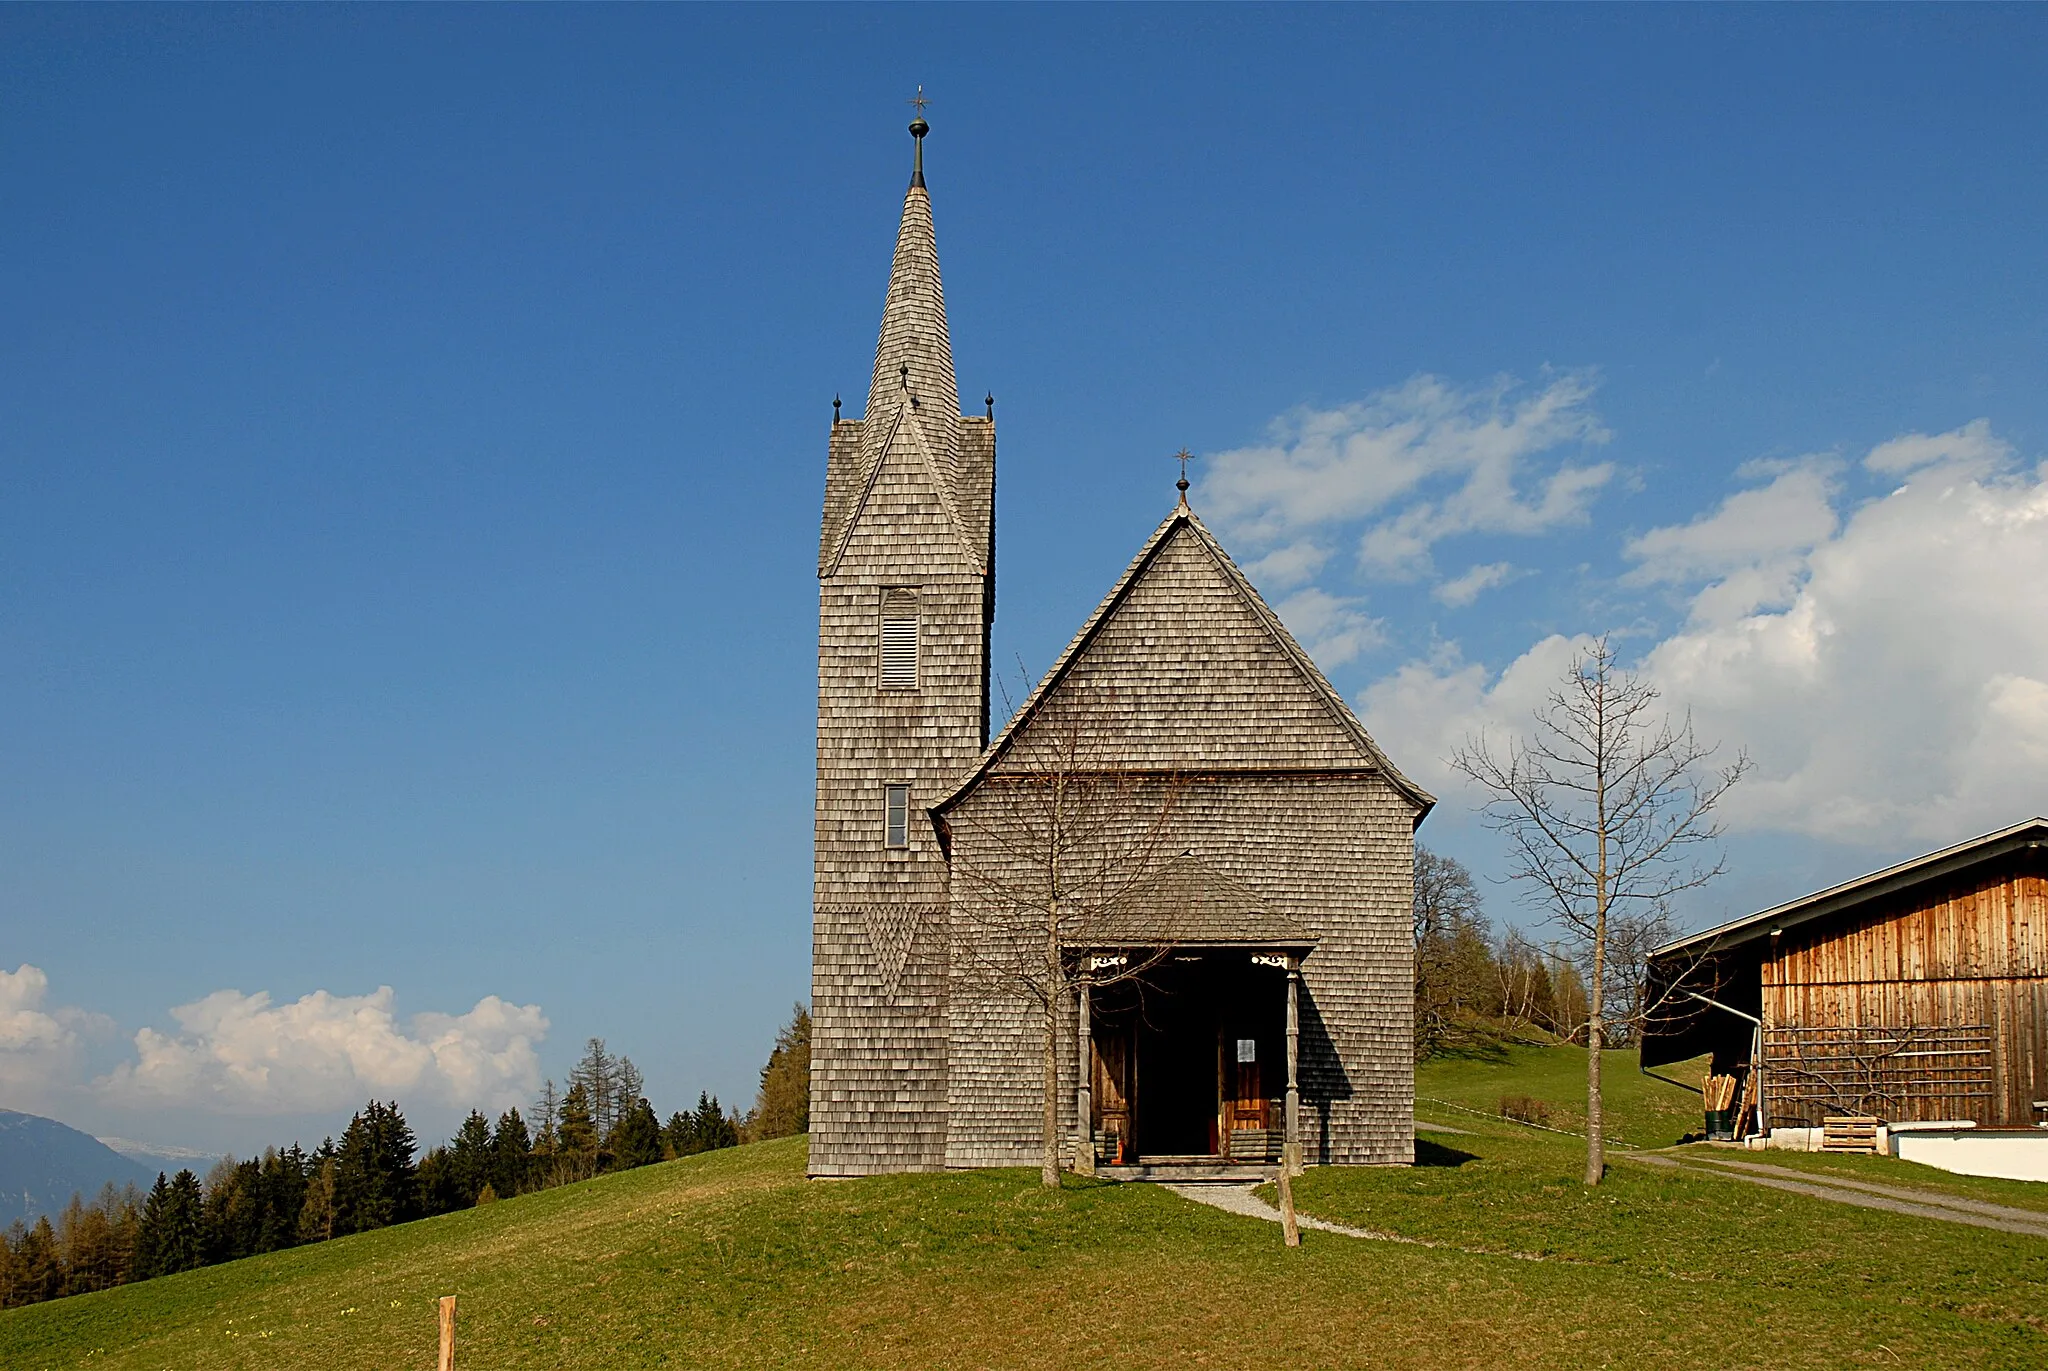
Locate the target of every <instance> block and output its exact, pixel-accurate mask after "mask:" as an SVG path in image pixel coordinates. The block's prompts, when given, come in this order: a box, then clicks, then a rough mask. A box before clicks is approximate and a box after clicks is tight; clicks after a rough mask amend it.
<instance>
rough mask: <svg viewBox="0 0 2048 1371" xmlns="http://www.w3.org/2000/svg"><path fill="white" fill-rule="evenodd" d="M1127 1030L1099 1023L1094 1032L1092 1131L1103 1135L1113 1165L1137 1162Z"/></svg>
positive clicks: (1122, 1027)
mask: <svg viewBox="0 0 2048 1371" xmlns="http://www.w3.org/2000/svg"><path fill="white" fill-rule="evenodd" d="M1131 1046H1132V1044H1131V1029H1130V1026H1129V1025H1128V1024H1102V1025H1098V1026H1097V1027H1096V1029H1095V1051H1094V1061H1095V1085H1094V1096H1095V1120H1094V1127H1095V1131H1096V1132H1098V1133H1101V1134H1104V1135H1106V1136H1107V1138H1108V1140H1109V1156H1110V1158H1111V1160H1112V1161H1113V1162H1115V1163H1119V1164H1123V1163H1128V1162H1135V1161H1136V1160H1137V1159H1138V1154H1137V1147H1136V1134H1135V1132H1134V1131H1133V1130H1134V1129H1135V1128H1136V1126H1137V1118H1136V1115H1135V1113H1134V1112H1133V1109H1132V1098H1131V1097H1132V1093H1133V1092H1132V1088H1131V1087H1132V1080H1131V1067H1132V1064H1133V1057H1134V1054H1133V1052H1132V1051H1131Z"/></svg>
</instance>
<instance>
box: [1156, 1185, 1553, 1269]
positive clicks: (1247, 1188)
mask: <svg viewBox="0 0 2048 1371" xmlns="http://www.w3.org/2000/svg"><path fill="white" fill-rule="evenodd" d="M1163 1188H1164V1189H1167V1190H1171V1191H1172V1192H1173V1193H1174V1194H1176V1195H1178V1196H1180V1197H1181V1198H1182V1199H1184V1200H1193V1201H1194V1202H1195V1203H1196V1204H1206V1205H1208V1206H1209V1207H1210V1208H1212V1209H1221V1210H1223V1211H1224V1212H1225V1213H1229V1214H1241V1215H1243V1216H1244V1217H1245V1218H1247V1219H1263V1220H1264V1221H1265V1222H1267V1223H1279V1222H1280V1211H1279V1210H1278V1209H1276V1208H1274V1207H1273V1206H1272V1205H1270V1204H1267V1203H1266V1202H1265V1201H1264V1200H1262V1199H1260V1198H1259V1195H1258V1190H1259V1187H1258V1186H1257V1185H1176V1184H1172V1183H1168V1184H1166V1185H1165V1186H1164V1187H1163ZM1294 1221H1295V1223H1297V1224H1298V1225H1300V1226H1301V1227H1302V1228H1312V1229H1314V1230H1315V1231H1317V1232H1318V1233H1335V1234H1337V1235H1339V1236H1340V1237H1346V1238H1364V1239H1366V1240H1368V1241H1370V1242H1399V1243H1407V1244H1408V1245H1409V1246H1411V1247H1439V1248H1445V1249H1448V1250H1450V1251H1452V1252H1468V1253H1470V1254H1471V1255H1473V1256H1475V1257H1512V1258H1513V1259H1514V1260H1516V1261H1524V1262H1541V1261H1560V1260H1563V1258H1558V1257H1539V1256H1537V1255H1536V1254H1535V1253H1534V1252H1502V1251H1498V1250H1495V1249H1492V1248H1485V1247H1459V1246H1458V1245H1457V1244H1455V1243H1448V1242H1431V1241H1430V1240H1429V1239H1427V1238H1408V1237H1403V1236H1402V1235H1401V1234H1399V1233H1382V1232H1379V1231H1378V1230H1377V1229H1371V1228H1351V1227H1348V1226H1346V1225H1344V1224H1341V1223H1331V1222H1330V1221H1329V1220H1327V1219H1316V1218H1311V1217H1309V1216H1308V1215H1307V1214H1304V1213H1302V1212H1301V1211H1300V1210H1298V1209H1297V1210H1296V1211H1295V1212H1294Z"/></svg>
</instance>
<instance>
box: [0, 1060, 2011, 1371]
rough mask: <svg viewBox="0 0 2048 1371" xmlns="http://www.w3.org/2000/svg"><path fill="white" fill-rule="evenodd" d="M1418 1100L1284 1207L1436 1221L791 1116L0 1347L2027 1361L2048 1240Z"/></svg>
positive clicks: (212, 1351) (1440, 1361) (1627, 1120)
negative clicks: (977, 1156) (667, 1158)
mask: <svg viewBox="0 0 2048 1371" xmlns="http://www.w3.org/2000/svg"><path fill="white" fill-rule="evenodd" d="M1583 1068H1584V1055H1583V1053H1579V1052H1576V1051H1574V1050H1573V1049H1570V1048H1549V1049H1539V1050H1519V1051H1516V1052H1511V1053H1508V1054H1504V1055H1503V1056H1502V1057H1500V1058H1498V1059H1494V1060H1485V1059H1468V1060H1460V1061H1451V1062H1444V1063H1437V1064H1432V1065H1431V1066H1430V1067H1427V1068H1425V1069H1424V1071H1423V1072H1422V1073H1421V1078H1420V1080H1419V1081H1418V1092H1419V1093H1420V1094H1422V1095H1424V1096H1428V1097H1432V1098H1434V1099H1438V1100H1444V1101H1450V1102H1452V1103H1462V1104H1466V1105H1468V1107H1470V1108H1473V1109H1476V1110H1480V1111H1482V1112H1484V1111H1490V1110H1491V1109H1492V1108H1493V1107H1495V1106H1497V1104H1498V1101H1499V1097H1500V1095H1501V1094H1503V1093H1523V1094H1529V1095H1532V1096H1536V1097H1538V1098H1545V1097H1552V1098H1553V1100H1554V1104H1555V1106H1556V1108H1557V1109H1558V1110H1559V1111H1560V1113H1562V1111H1564V1110H1566V1109H1567V1108H1569V1107H1572V1106H1573V1105H1574V1103H1575V1102H1574V1100H1573V1098H1572V1095H1573V1093H1574V1091H1575V1090H1576V1089H1577V1078H1576V1077H1575V1075H1574V1071H1575V1070H1576V1071H1579V1072H1582V1071H1583ZM1613 1074H1614V1077H1615V1087H1616V1094H1617V1106H1618V1108H1617V1113H1618V1114H1619V1118H1618V1120H1617V1122H1616V1129H1615V1131H1616V1132H1617V1133H1620V1134H1621V1136H1623V1137H1626V1138H1628V1139H1629V1140H1630V1141H1642V1142H1649V1143H1659V1142H1669V1141H1670V1140H1671V1138H1672V1137H1675V1136H1676V1135H1677V1133H1678V1132H1679V1131H1682V1130H1683V1129H1685V1128H1687V1127H1693V1126H1696V1125H1694V1124H1692V1123H1691V1115H1692V1111H1693V1109H1694V1108H1695V1105H1696V1101H1695V1097H1693V1096H1691V1095H1689V1094H1686V1093H1685V1092H1683V1091H1679V1090H1675V1089H1673V1088H1672V1087H1669V1086H1665V1085H1662V1084H1660V1083H1658V1082H1655V1081H1651V1080H1649V1079H1648V1078H1646V1077H1641V1076H1639V1075H1637V1074H1636V1073H1635V1072H1634V1070H1633V1065H1632V1063H1629V1062H1628V1061H1627V1059H1626V1058H1625V1057H1623V1056H1622V1055H1621V1054H1616V1058H1615V1070H1614V1073H1613ZM1421 1113H1422V1115H1423V1117H1424V1118H1425V1119H1429V1120H1431V1121H1432V1122H1433V1123H1436V1124H1449V1125H1452V1126H1454V1127H1457V1128H1461V1129H1464V1130H1466V1131H1464V1132H1461V1133H1449V1132H1442V1131H1438V1132H1431V1133H1427V1134H1425V1135H1424V1136H1425V1137H1426V1138H1427V1139H1429V1141H1430V1143H1431V1146H1429V1147H1428V1148H1425V1149H1424V1151H1425V1155H1426V1157H1427V1159H1428V1160H1430V1161H1431V1162H1433V1163H1435V1164H1434V1165H1427V1166H1422V1167H1417V1168H1415V1169H1413V1170H1408V1169H1398V1170H1394V1169H1390V1170H1375V1171H1353V1170H1346V1171H1334V1170H1333V1171H1321V1172H1313V1173H1311V1174H1310V1175H1309V1176H1308V1177H1306V1178H1304V1180H1303V1182H1302V1185H1301V1196H1302V1205H1303V1208H1304V1209H1305V1210H1307V1211H1309V1212H1312V1213H1321V1214H1325V1215H1326V1216H1328V1217H1332V1218H1338V1219H1343V1220H1346V1221H1349V1222H1354V1223H1361V1224H1364V1225H1366V1226H1370V1227H1373V1228H1376V1229H1380V1230H1384V1231H1391V1232H1397V1233H1404V1234H1408V1235H1411V1236H1414V1237H1418V1238H1423V1239H1427V1240H1429V1241H1432V1242H1438V1243H1443V1244H1446V1245H1445V1246H1439V1247H1423V1246H1412V1245H1405V1244H1394V1243H1384V1242H1369V1241H1360V1240H1356V1239H1349V1238H1339V1237H1334V1236H1326V1235H1321V1234H1313V1233H1312V1234H1310V1235H1308V1237H1307V1239H1306V1242H1305V1245H1304V1247H1303V1248H1301V1249H1300V1250H1299V1251H1294V1252H1289V1251H1287V1250H1285V1249H1284V1248H1282V1247H1281V1246H1280V1244H1279V1239H1278V1232H1277V1230H1276V1229H1275V1228H1273V1227H1272V1226H1270V1225H1265V1224H1260V1223H1256V1222H1253V1221H1250V1220H1246V1219H1240V1218H1236V1217H1233V1216H1231V1215H1228V1214H1224V1213H1220V1212H1217V1211H1214V1210H1211V1209H1207V1208H1203V1207H1199V1206H1196V1205H1192V1204H1189V1203H1187V1202H1186V1201H1183V1200H1181V1199H1179V1198H1178V1197H1176V1196H1174V1195H1172V1194H1170V1193H1168V1192H1166V1191H1163V1190H1160V1189H1157V1188H1156V1187H1150V1186H1140V1185H1127V1186H1114V1185H1080V1184H1070V1185H1069V1187H1068V1188H1065V1189H1062V1190H1060V1191H1058V1192H1056V1193H1051V1194H1048V1193H1045V1192H1043V1191H1041V1190H1040V1189H1039V1187H1038V1186H1037V1185H1036V1183H1035V1178H1034V1177H1033V1176H1031V1175H1028V1174H1025V1173H1022V1172H997V1173H979V1174H967V1175H948V1176H903V1177H887V1178H877V1179H874V1180H864V1181H845V1182H830V1183H824V1182H807V1181H805V1180H804V1179H803V1176H802V1166H803V1151H802V1144H801V1142H800V1141H794V1140H793V1141H785V1142H777V1143H766V1144H760V1145H757V1146H753V1147H746V1148H739V1149H735V1150H732V1151H728V1152H722V1153H712V1154H709V1155H707V1156H703V1157H699V1158H693V1159H690V1160H687V1161H681V1162H672V1163H668V1164H666V1165H662V1166H656V1167H649V1168H645V1169H643V1170H640V1171H634V1172H629V1173H626V1174H624V1175H620V1176H613V1177H607V1178H604V1179H601V1180H597V1181H593V1182H590V1183H588V1184H585V1185H580V1186H571V1187H567V1188H564V1189H561V1190H554V1191H549V1192H546V1193H543V1194H539V1195H532V1196H527V1197H524V1198H521V1199H517V1200H509V1201H504V1202H500V1203H498V1204H494V1205H489V1206H486V1207H484V1208H481V1209H476V1210H471V1211H468V1212H465V1213H460V1214H452V1215H448V1216H445V1217H443V1218H438V1219H432V1220H428V1221H425V1222H422V1223H416V1224H410V1225H406V1226H404V1227H401V1228H394V1229H387V1230H385V1231H382V1232H378V1233H370V1234H364V1235H361V1236H359V1237H353V1238H347V1239H343V1240H341V1241H338V1242H333V1243H326V1244H322V1245H320V1246H317V1247H310V1248H302V1249H298V1250H295V1251H291V1252H281V1253H273V1254H271V1255H269V1256H265V1257H258V1258H254V1259H251V1260H249V1261H245V1262H238V1263H233V1264H230V1265H227V1266H220V1267H213V1268H210V1269H207V1270H203V1271H196V1272H191V1273H188V1274H186V1275H182V1276H175V1277H170V1278H167V1279H164V1280H158V1281H152V1282H148V1283H145V1284H142V1285H136V1286H129V1287H125V1288H123V1289H119V1290H113V1291H108V1292H105V1293H103V1294H98V1295H88V1296H83V1297H79V1298H74V1299H68V1300H61V1301H56V1302H54V1303H51V1304H47V1305H38V1306H33V1307H30V1308H27V1309H21V1310H15V1311H12V1312H10V1313H7V1314H5V1315H0V1365H4V1366H5V1367H7V1368H9V1369H10V1371H38V1369H39V1368H60V1367H63V1368H69V1367H95V1368H97V1367H109V1368H139V1369H144V1371H162V1369H163V1368H176V1371H209V1369H210V1368H229V1367H234V1368H242V1367H248V1368H257V1367H263V1368H271V1367H307V1368H313V1367H318V1368H323V1369H324V1368H337V1369H347V1368H365V1369H366V1371H367V1368H373V1367H374V1368H405V1367H415V1368H426V1367H430V1366H432V1364H433V1351H434V1301H435V1299H436V1297H437V1296H440V1295H442V1294H448V1293H454V1294H457V1295H459V1296H460V1298H461V1318H460V1344H459V1345H460V1355H459V1358H458V1363H457V1364H458V1365H459V1366H462V1367H464V1368H468V1371H483V1369H484V1368H490V1369H491V1371H516V1369H518V1368H543V1367H546V1368H598V1367H604V1368H615V1367H617V1368H625V1367H664V1366H673V1367H685V1366H688V1367H726V1366H750V1367H751V1366H806V1367H809V1366H814V1367H847V1366H877V1367H898V1366H900V1367H913V1366H914V1367H929V1366H939V1367H982V1366H1025V1365H1031V1366H1042V1365H1054V1366H1115V1367H1119V1368H1150V1367H1181V1366H1189V1365H1210V1366H1243V1367H1262V1368H1263V1367H1270V1366H1273V1365H1276V1364H1291V1365H1301V1366H1346V1365H1363V1364H1369V1365H1372V1366H1375V1367H1417V1368H1421V1367H1443V1366H1487V1367H1498V1366H1569V1367H1572V1368H1585V1367H1595V1366H1615V1367H1662V1366H1671V1367H1680V1366H1686V1367H1691V1366H1771V1367H1809V1366H1810V1367H1816V1368H1819V1367H1828V1368H1834V1367H1839V1366H1843V1365H1859V1364H1871V1365H1901V1364H1903V1365H1918V1366H1957V1367H1962V1366H1969V1367H1994V1366H2014V1367H2019V1366H2029V1367H2031V1366H2039V1365H2042V1364H2048V1331H2044V1330H2048V1242H2043V1241H2042V1240H2039V1239H2032V1238H2022V1237H2015V1236H2009V1235H2006V1234H2001V1233H1994V1232H1988V1231H1985V1230H1981V1229H1974V1228H1964V1227H1960V1226H1956V1225H1950V1224H1942V1223H1935V1222H1930V1221H1927V1220H1922V1219H1914V1218H1909V1217H1905V1216H1899V1215H1893V1214H1885V1213H1878V1212H1873V1211H1869V1210H1858V1209H1847V1208H1843V1207H1839V1206H1833V1205H1829V1204H1826V1203H1824V1202H1822V1201H1819V1200H1813V1199H1808V1198H1805V1197H1802V1196H1797V1195H1789V1194H1784V1193H1780V1192H1774V1191H1766V1190H1759V1189H1755V1188H1752V1187H1748V1186H1743V1185H1739V1184H1737V1183H1735V1182H1732V1181H1726V1180H1720V1179H1717V1178H1713V1177H1706V1176H1696V1175H1691V1174H1687V1173H1677V1174H1670V1173H1666V1172H1661V1171H1655V1170H1652V1169H1650V1168H1648V1167H1644V1166H1641V1165H1639V1164H1631V1163H1629V1162H1628V1161H1627V1160H1626V1159H1621V1160H1618V1161H1617V1163H1616V1166H1615V1172H1614V1175H1613V1178H1612V1180H1611V1182H1610V1183H1609V1184H1608V1185H1606V1186H1603V1187H1601V1188H1600V1189H1599V1190H1597V1191H1587V1190H1585V1189H1584V1188H1583V1187H1581V1186H1579V1185H1578V1184H1577V1182H1576V1175H1577V1170H1578V1153H1577V1151H1576V1144H1575V1140H1573V1139H1571V1138H1568V1137H1560V1136H1557V1135H1554V1134H1547V1133H1540V1132H1536V1131H1534V1130H1530V1129H1524V1128H1518V1127H1517V1126H1515V1125H1512V1124H1507V1123H1504V1122H1501V1121H1498V1120H1493V1119H1488V1118H1483V1117H1480V1116H1479V1115H1476V1114H1462V1113H1457V1112H1456V1111H1448V1110H1444V1109H1441V1108H1435V1109H1433V1108H1432V1107H1431V1106H1430V1105H1424V1106H1423V1108H1422V1110H1421ZM1660 1130H1661V1133H1660ZM1461 1249H1470V1250H1461ZM1508 1253H1520V1254H1525V1255H1524V1256H1516V1255H1503V1254H1508ZM1527 1256H1536V1257H1540V1258H1541V1260H1529V1259H1526V1257H1527Z"/></svg>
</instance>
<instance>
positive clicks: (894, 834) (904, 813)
mask: <svg viewBox="0 0 2048 1371" xmlns="http://www.w3.org/2000/svg"><path fill="white" fill-rule="evenodd" d="M887 822H888V840H887V842H888V846H890V847H909V846H910V787H909V786H907V785H892V786H890V787H888V820H887Z"/></svg>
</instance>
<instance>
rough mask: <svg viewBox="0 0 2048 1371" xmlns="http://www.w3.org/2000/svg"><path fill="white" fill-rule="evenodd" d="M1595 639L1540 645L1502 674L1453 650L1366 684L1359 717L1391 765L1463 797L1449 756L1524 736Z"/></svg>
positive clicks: (1551, 639) (1558, 640)
mask: <svg viewBox="0 0 2048 1371" xmlns="http://www.w3.org/2000/svg"><path fill="white" fill-rule="evenodd" d="M1589 641H1590V639H1588V638H1585V637H1578V638H1566V637H1562V636H1558V635H1553V636H1551V637H1548V638H1545V639H1543V640H1542V641H1541V642H1538V643H1537V644H1535V645H1534V646H1533V647H1531V648H1530V649H1529V650H1528V651H1527V652H1524V653H1523V654H1522V655H1521V656H1520V657H1517V658H1516V659H1515V660H1514V661H1513V662H1512V663H1510V664H1509V665H1508V668H1507V669H1506V670H1505V671H1502V672H1501V673H1500V674H1499V675H1498V676H1496V675H1494V674H1493V673H1491V672H1489V671H1488V670H1487V669H1486V668H1485V667H1484V666H1483V665H1481V664H1480V663H1477V662H1468V661H1466V660H1464V658H1463V657H1462V656H1461V655H1460V654H1459V652H1458V649H1457V648H1456V646H1455V645H1445V646H1441V647H1439V648H1438V649H1437V651H1436V652H1435V654H1434V655H1432V656H1431V657H1429V658H1428V659H1426V660H1422V661H1414V662H1409V663H1407V664H1405V665H1403V666H1402V667H1401V668H1400V669H1399V670H1397V671H1395V672H1394V673H1393V674H1392V675H1390V676H1384V677H1382V678H1380V679H1379V680H1377V681H1375V682H1373V684H1372V685H1370V686H1368V687H1367V688H1366V690H1365V693H1364V694H1363V695H1361V696H1360V697H1359V699H1358V717H1359V719H1360V720H1361V721H1362V722H1363V723H1364V724H1365V727H1366V731H1367V732H1368V733H1370V734H1372V736H1373V740H1374V741H1375V742H1377V743H1378V744H1379V745H1380V746H1381V747H1382V748H1384V749H1386V751H1387V754H1388V755H1389V756H1390V757H1392V758H1393V760H1394V765H1396V766H1397V767H1399V768H1400V769H1401V770H1402V771H1404V772H1406V773H1407V774H1408V775H1410V776H1413V777H1415V778H1416V780H1418V781H1420V782H1421V783H1422V784H1423V785H1424V786H1425V787H1427V788H1428V789H1431V790H1434V791H1436V792H1437V793H1438V794H1440V795H1450V794H1454V793H1457V794H1462V793H1463V791H1464V782H1463V781H1462V779H1461V778H1460V777H1459V776H1458V774H1457V772H1455V771H1454V770H1452V768H1451V758H1452V757H1453V756H1454V755H1455V754H1456V753H1457V751H1458V749H1459V748H1461V747H1463V746H1464V745H1465V743H1466V742H1467V741H1468V740H1470V739H1474V738H1477V737H1479V736H1481V735H1482V734H1490V735H1492V736H1494V737H1496V738H1499V737H1504V736H1507V735H1508V734H1511V733H1512V734H1519V733H1522V732H1524V731H1526V727H1527V724H1528V722H1529V716H1530V715H1531V714H1532V713H1534V712H1535V711H1536V710H1537V709H1538V708H1539V707H1541V706H1542V704H1543V702H1544V701H1545V699H1546V698H1548V696H1549V694H1550V692H1551V691H1552V690H1554V689H1556V687H1557V683H1558V681H1559V680H1560V679H1561V678H1562V677H1563V675H1564V672H1565V668H1566V667H1567V666H1568V665H1569V664H1570V663H1571V660H1572V658H1573V656H1574V655H1575V654H1577V653H1578V652H1580V651H1582V650H1583V649H1584V648H1585V647H1586V645H1587V644H1588V642H1589Z"/></svg>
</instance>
